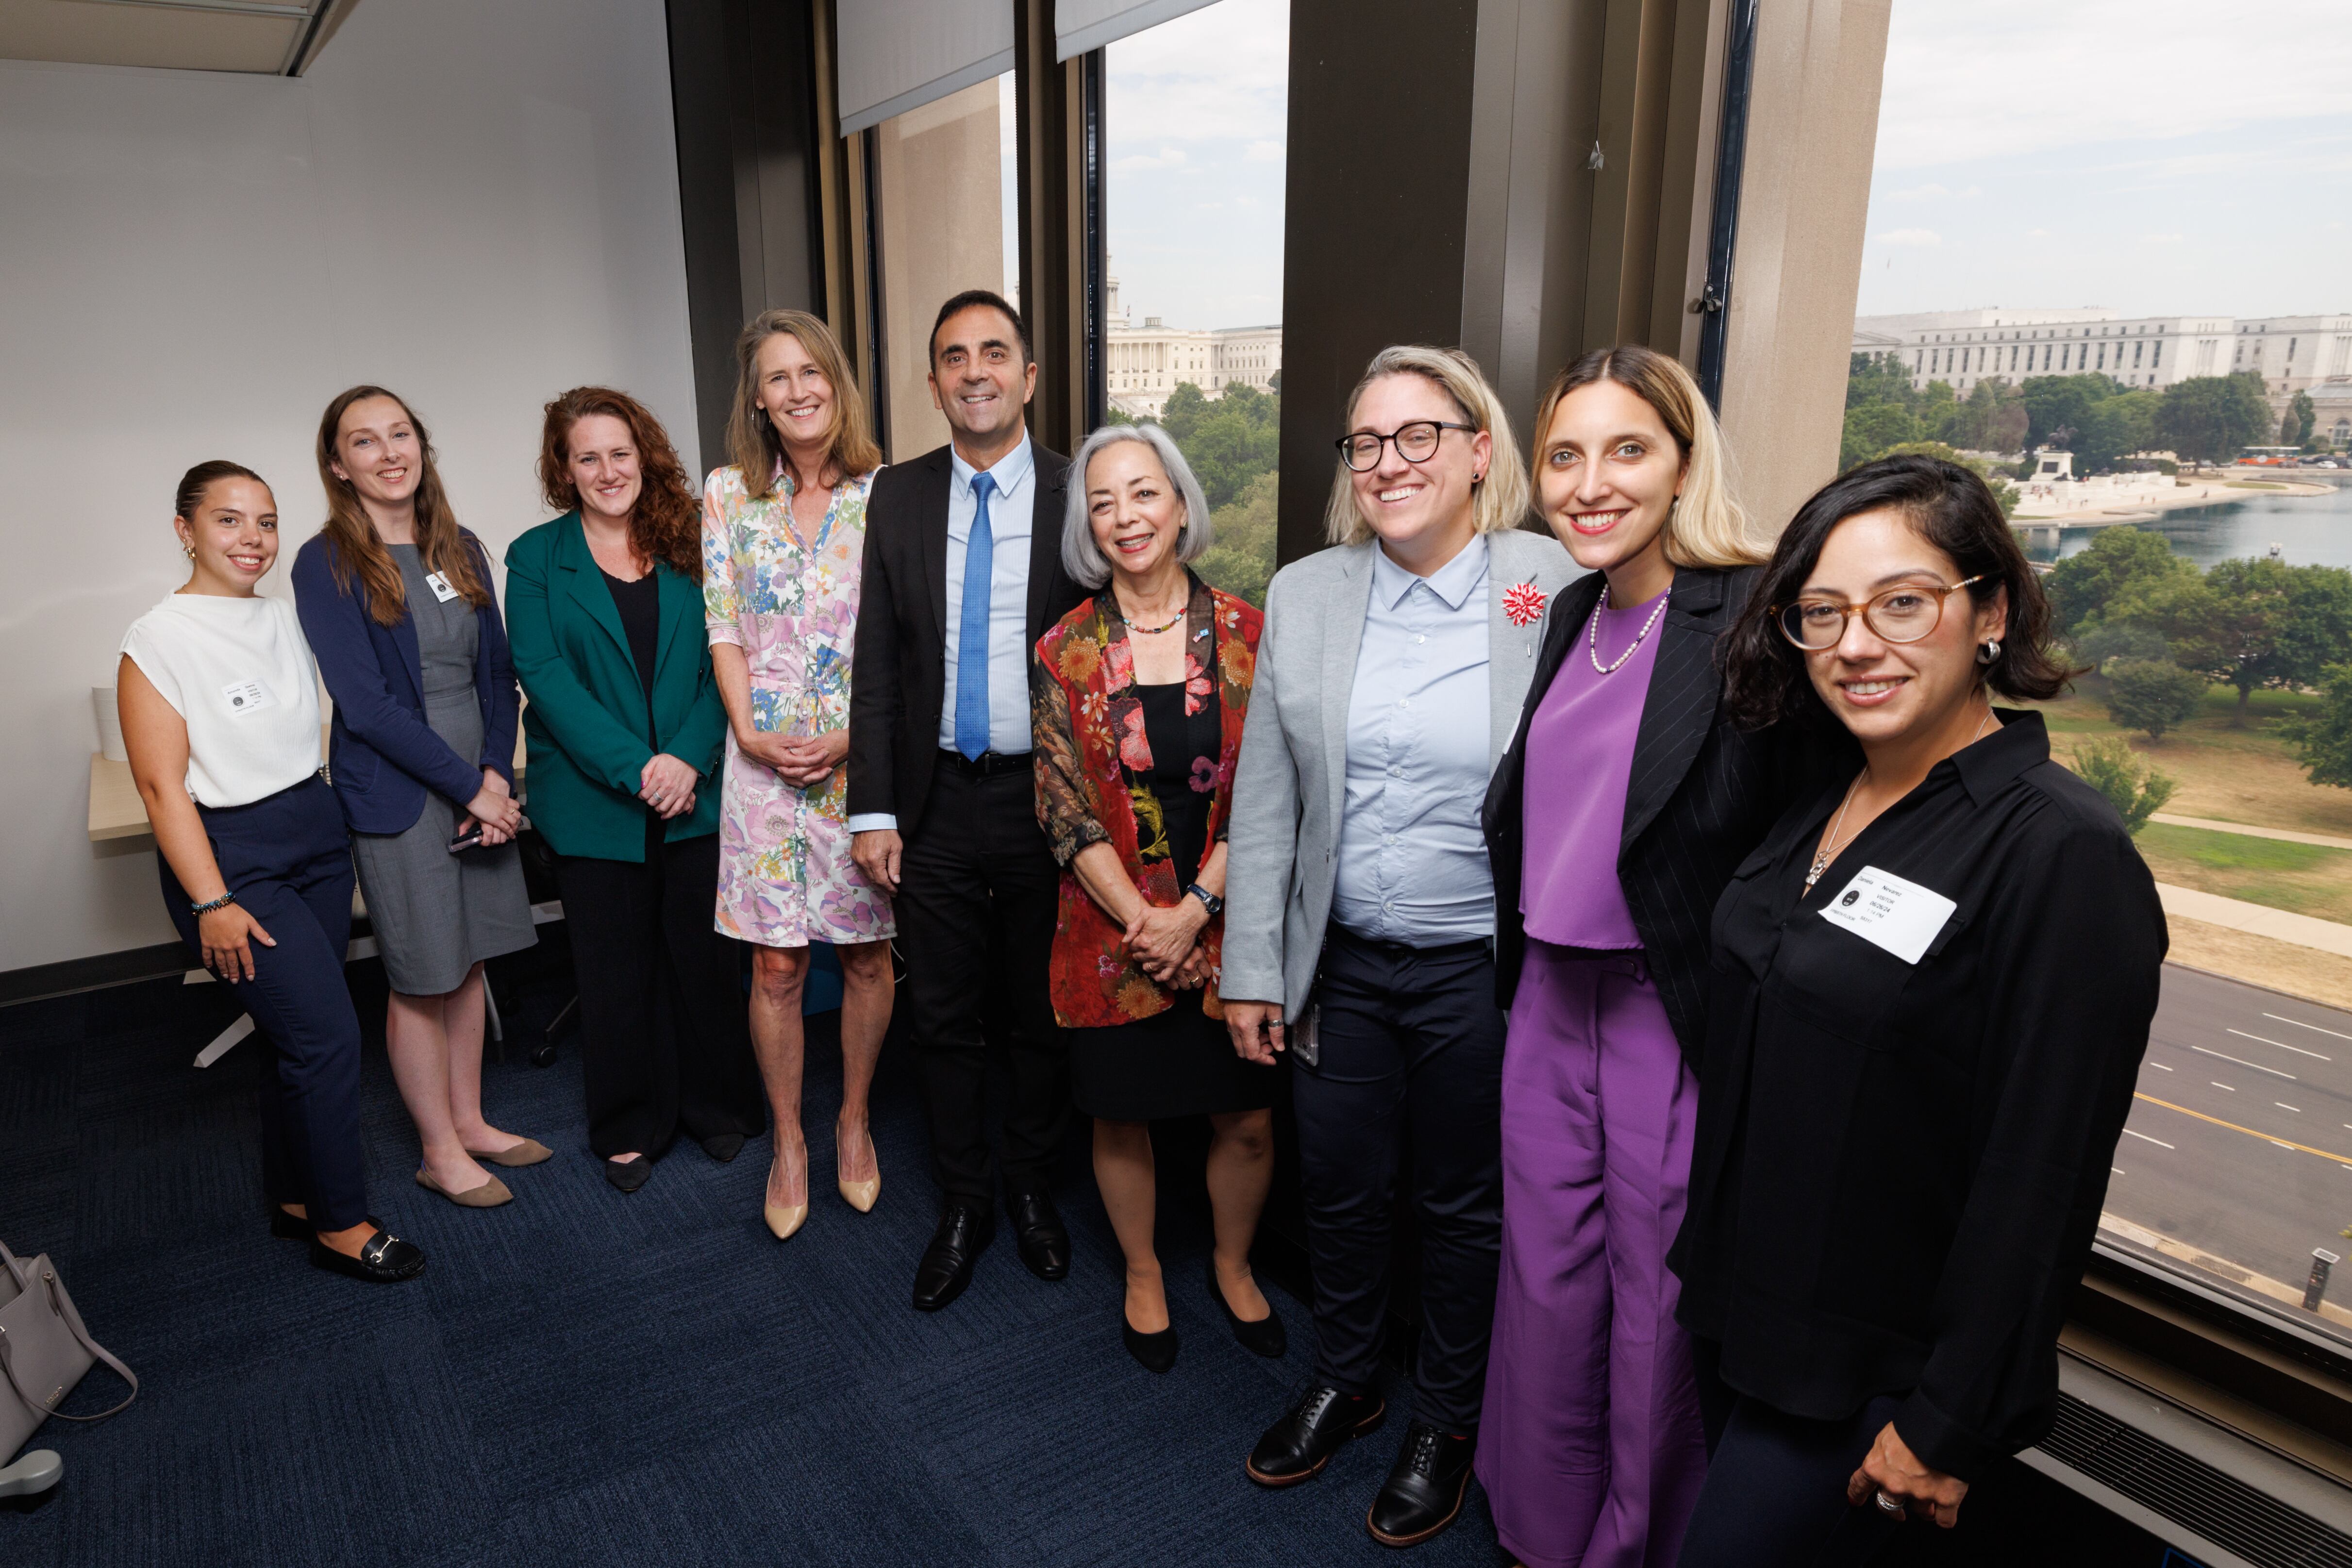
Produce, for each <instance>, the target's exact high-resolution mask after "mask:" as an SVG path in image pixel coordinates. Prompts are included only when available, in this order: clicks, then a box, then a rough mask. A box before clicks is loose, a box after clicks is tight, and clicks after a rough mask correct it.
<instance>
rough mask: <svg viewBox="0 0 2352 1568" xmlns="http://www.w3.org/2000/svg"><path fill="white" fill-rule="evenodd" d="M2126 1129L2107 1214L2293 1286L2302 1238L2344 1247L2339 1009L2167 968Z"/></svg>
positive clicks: (2344, 1270)
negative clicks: (2160, 998) (2153, 1026)
mask: <svg viewBox="0 0 2352 1568" xmlns="http://www.w3.org/2000/svg"><path fill="white" fill-rule="evenodd" d="M2125 1126H2126V1131H2125V1133H2124V1136H2123V1139H2122V1146H2121V1147H2119V1148H2118V1149H2117V1150H2116V1159H2115V1164H2116V1170H2115V1173H2114V1175H2113V1176H2111V1177H2110V1178H2109V1185H2108V1188H2107V1202H2106V1208H2107V1212H2109V1213H2110V1214H2114V1215H2121V1216H2122V1217H2124V1218H2126V1219H2128V1220H2131V1221H2133V1222H2135V1223H2137V1224H2138V1225H2142V1226H2147V1228H2148V1229H2150V1230H2153V1231H2157V1232H2159V1233H2161V1234H2162V1235H2165V1236H2168V1237H2174V1238H2175V1239H2177V1240H2179V1241H2184V1242H2187V1243H2189V1244H2190V1245H2191V1246H2193V1247H2199V1248H2201V1249H2202V1250H2204V1251H2206V1252H2208V1253H2210V1254H2211V1255H2213V1256H2214V1257H2216V1258H2223V1259H2226V1260H2227V1261H2229V1262H2231V1263H2236V1264H2239V1265H2242V1266H2243V1267H2244V1268H2248V1269H2251V1270H2252V1271H2253V1272H2254V1273H2256V1274H2260V1275H2265V1276H2267V1277H2269V1278H2270V1279H2276V1280H2283V1281H2285V1282H2287V1283H2289V1284H2292V1285H2294V1286H2297V1287H2300V1286H2301V1285H2302V1283H2303V1280H2304V1278H2305V1275H2307V1274H2308V1273H2309V1272H2310V1269H2311V1250H2312V1248H2313V1247H2326V1248H2327V1249H2328V1250H2330V1251H2332V1252H2336V1253H2342V1254H2346V1255H2347V1256H2352V1242H2347V1241H2346V1240H2344V1239H2343V1238H2342V1237H2340V1236H2339V1235H2338V1234H2337V1233H2338V1232H2340V1231H2342V1230H2344V1229H2345V1228H2346V1227H2347V1226H2352V1013H2344V1012H2340V1011H2338V1010H2337V1009H2336V1008H2333V1007H2323V1006H2321V1005H2318V1004H2317V1003H2314V1002H2303V1001H2297V1000H2294V999H2293V998H2290V997H2285V996H2281V995H2280V994H2277V993H2276V992H2273V991H2264V990H2262V989H2260V988H2258V987H2255V986H2252V985H2242V984H2238V983H2237V982H2235V981H2231V980H2223V979H2221V978H2219V977H2217V976H2215V975H2210V974H2204V973H2199V972H2197V971H2195V970H2189V969H2182V968H2179V967H2178V966H2176V965H2173V964H2167V965H2165V969H2164V993H2163V1000H2162V1002H2161V1003H2160V1004H2159V1005H2158V1007H2157V1013H2156V1026H2155V1028H2154V1030H2153V1031H2152V1033H2151V1036H2150V1037H2149V1040H2148V1047H2147V1058H2146V1059H2145V1061H2143V1063H2142V1064H2141V1067H2140V1074H2139V1098H2138V1099H2137V1100H2136V1101H2135V1102H2134V1103H2133V1106H2132V1113H2131V1119H2130V1121H2127V1122H2126V1124H2125ZM2215 1283H2220V1281H2215ZM2328 1300H2329V1301H2330V1302H2335V1303H2344V1304H2347V1305H2352V1262H2347V1263H2345V1264H2343V1265H2341V1266H2340V1267H2339V1268H2338V1270H2337V1272H2336V1277H2335V1279H2334V1280H2333V1281H2332V1282H2331V1284H2330V1287H2329V1289H2328ZM2282 1310H2285V1311H2286V1312H2287V1313H2288V1314H2289V1315H2291V1316H2294V1317H2296V1318H2300V1319H2302V1320H2303V1321H2305V1322H2306V1323H2309V1324H2312V1325H2313V1326H2319V1325H2318V1322H2317V1320H2315V1319H2314V1318H2311V1317H2308V1316H2306V1315H2305V1314H2304V1313H2302V1312H2301V1311H2300V1310H2296V1309H2294V1308H2284V1309H2282ZM2327 1328H2328V1331H2330V1332H2333V1333H2336V1334H2337V1335H2339V1336H2344V1337H2352V1331H2347V1330H2346V1329H2345V1328H2343V1327H2342V1326H2341V1325H2335V1324H2330V1325H2327Z"/></svg>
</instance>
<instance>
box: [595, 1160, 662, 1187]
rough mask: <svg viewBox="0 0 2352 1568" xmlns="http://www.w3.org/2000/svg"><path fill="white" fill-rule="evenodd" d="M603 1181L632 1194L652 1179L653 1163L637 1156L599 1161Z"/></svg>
mask: <svg viewBox="0 0 2352 1568" xmlns="http://www.w3.org/2000/svg"><path fill="white" fill-rule="evenodd" d="M596 1163H598V1164H600V1165H602V1166H604V1179H605V1180H606V1181H608V1182H610V1183H612V1184H614V1186H616V1187H618V1188H620V1189H621V1190H622V1191H623V1192H625V1193H634V1192H635V1191H636V1190H637V1189H638V1188H639V1187H642V1186H644V1185H645V1184H646V1183H647V1182H650V1181H652V1180H653V1178H654V1163H653V1162H652V1161H651V1160H648V1159H646V1157H645V1156H644V1155H643V1154H639V1155H637V1156H636V1157H635V1158H634V1159H628V1160H599V1161H598V1162H596Z"/></svg>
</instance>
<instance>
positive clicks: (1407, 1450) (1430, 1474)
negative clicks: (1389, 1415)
mask: <svg viewBox="0 0 2352 1568" xmlns="http://www.w3.org/2000/svg"><path fill="white" fill-rule="evenodd" d="M1477 1451H1478V1445H1477V1444H1476V1443H1475V1442H1474V1441H1472V1440H1471V1439H1470V1438H1467V1437H1457V1436H1454V1435H1453V1434H1452V1433H1450V1432H1441V1431H1439V1430H1438V1429H1437V1428H1436V1427H1434V1426H1431V1425H1430V1424H1429V1423H1428V1422H1426V1421H1416V1422H1414V1423H1413V1424H1412V1426H1408V1427H1406V1428H1405V1432H1404V1447H1402V1448H1400V1449H1398V1450H1397V1457H1396V1463H1395V1464H1393V1465H1391V1466H1390V1467H1389V1479H1387V1481H1385V1482H1384V1483H1382V1485H1381V1495H1380V1496H1378V1497H1376V1498H1374V1499H1373V1500H1372V1506H1371V1507H1370V1508H1369V1509H1367V1510H1365V1512H1364V1528H1365V1529H1366V1530H1369V1531H1371V1532H1372V1539H1373V1540H1374V1541H1377V1542H1380V1543H1381V1545H1383V1546H1418V1545H1420V1544H1421V1543H1422V1542H1424V1541H1427V1540H1428V1539H1429V1538H1430V1537H1431V1536H1433V1535H1435V1534H1437V1533H1439V1532H1440V1531H1443V1530H1444V1528H1445V1527H1446V1526H1447V1525H1449V1524H1452V1523H1453V1522H1454V1520H1455V1519H1456V1518H1457V1517H1459V1516H1460V1514H1461V1512H1462V1500H1463V1498H1464V1497H1465V1496H1466V1495H1467V1494H1468V1492H1469V1490H1470V1459H1471V1456H1473V1455H1474V1454H1475V1453H1476V1452H1477Z"/></svg>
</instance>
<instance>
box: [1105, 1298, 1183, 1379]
mask: <svg viewBox="0 0 2352 1568" xmlns="http://www.w3.org/2000/svg"><path fill="white" fill-rule="evenodd" d="M1118 1337H1119V1339H1120V1340H1121V1341H1122V1342H1125V1344H1126V1345H1127V1353H1128V1354H1129V1355H1131V1356H1133V1357H1134V1358H1135V1359H1136V1360H1137V1361H1139V1362H1140V1363H1142V1364H1143V1370H1144V1371H1146V1372H1157V1373H1165V1372H1166V1371H1167V1370H1168V1369H1169V1368H1170V1367H1171V1366H1174V1365H1175V1364H1176V1325H1175V1324H1173V1323H1171V1324H1169V1325H1168V1326H1167V1327H1166V1328H1164V1329H1162V1330H1160V1331H1159V1332H1158V1333H1156V1334H1147V1333H1145V1332H1143V1331H1141V1330H1139V1329H1138V1328H1137V1327H1136V1326H1135V1325H1134V1324H1133V1323H1130V1322H1129V1321H1127V1309H1125V1308H1124V1307H1122V1308H1120V1309H1119V1314H1118Z"/></svg>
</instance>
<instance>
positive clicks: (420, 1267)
mask: <svg viewBox="0 0 2352 1568" xmlns="http://www.w3.org/2000/svg"><path fill="white" fill-rule="evenodd" d="M368 1224H370V1225H372V1226H375V1227H376V1232H375V1234H374V1235H373V1236H371V1237H368V1238H367V1241H366V1242H365V1244H363V1245H362V1247H360V1255H359V1256H358V1257H357V1258H348V1257H345V1256H344V1255H343V1254H342V1253H340V1252H337V1251H336V1250H335V1249H334V1248H333V1247H329V1246H328V1245H327V1244H326V1243H325V1242H323V1241H320V1239H319V1238H318V1237H311V1238H310V1267H311V1268H323V1269H325V1270H326V1271H327V1272H328V1273H330V1274H341V1275H344V1276H347V1277H348V1278H350V1279H364V1280H366V1281H367V1282H368V1283H369V1284H371V1285H397V1284H399V1283H400V1282H401V1281H402V1280H404V1279H415V1278H416V1277H417V1276H418V1275H420V1274H422V1273H424V1272H425V1254H424V1253H423V1252H422V1251H421V1250H419V1249H418V1247H417V1246H416V1244H415V1243H414V1242H408V1241H403V1240H401V1239H400V1237H396V1236H394V1235H393V1234H392V1232H390V1231H388V1230H386V1229H384V1228H383V1225H382V1223H381V1222H379V1221H378V1220H376V1219H375V1218H374V1217H373V1216H370V1218H369V1220H368Z"/></svg>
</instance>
